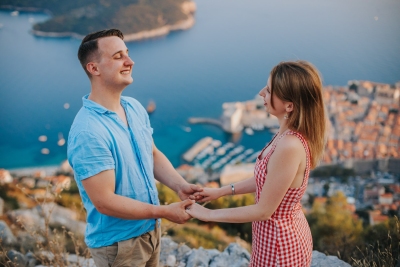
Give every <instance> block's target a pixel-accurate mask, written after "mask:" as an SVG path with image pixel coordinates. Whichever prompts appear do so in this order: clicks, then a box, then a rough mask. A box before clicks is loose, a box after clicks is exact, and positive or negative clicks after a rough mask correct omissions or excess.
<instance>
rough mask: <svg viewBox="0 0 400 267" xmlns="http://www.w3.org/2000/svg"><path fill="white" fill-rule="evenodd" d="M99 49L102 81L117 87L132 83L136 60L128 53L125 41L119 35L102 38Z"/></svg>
mask: <svg viewBox="0 0 400 267" xmlns="http://www.w3.org/2000/svg"><path fill="white" fill-rule="evenodd" d="M98 49H99V51H98V52H99V57H98V60H96V61H97V67H98V71H99V73H100V75H99V77H100V78H101V80H102V82H103V83H104V84H105V85H107V86H111V87H114V88H116V89H120V88H121V87H122V89H123V88H125V87H126V86H128V85H129V84H131V83H132V82H133V79H132V67H133V64H134V62H133V61H132V60H131V58H130V57H129V55H128V48H126V45H125V43H124V41H123V40H122V39H121V38H119V37H117V36H110V37H104V38H100V39H99V40H98Z"/></svg>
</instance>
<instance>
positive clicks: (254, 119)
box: [189, 95, 279, 135]
mask: <svg viewBox="0 0 400 267" xmlns="http://www.w3.org/2000/svg"><path fill="white" fill-rule="evenodd" d="M189 123H191V124H198V123H205V124H211V125H216V126H218V127H220V128H221V129H222V130H224V131H225V132H227V133H232V134H236V133H240V132H242V131H244V132H245V133H246V134H248V135H252V134H253V133H254V131H262V130H264V129H269V130H270V131H271V132H276V130H277V129H278V128H279V123H278V119H277V118H276V117H274V116H271V115H270V114H268V113H266V112H265V107H264V102H263V99H262V98H261V97H260V96H258V95H257V96H256V97H255V98H254V99H253V100H248V101H245V102H226V103H223V104H222V115H221V117H220V118H218V119H214V118H194V117H192V118H189Z"/></svg>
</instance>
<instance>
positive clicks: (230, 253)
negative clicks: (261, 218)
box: [210, 243, 250, 267]
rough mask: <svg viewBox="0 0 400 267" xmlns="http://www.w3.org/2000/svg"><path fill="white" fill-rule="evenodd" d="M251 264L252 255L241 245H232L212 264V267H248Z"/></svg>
mask: <svg viewBox="0 0 400 267" xmlns="http://www.w3.org/2000/svg"><path fill="white" fill-rule="evenodd" d="M249 263H250V253H249V252H248V251H247V250H246V249H244V248H243V247H241V246H240V245H239V244H236V243H231V244H229V246H228V247H227V248H226V249H225V250H224V252H222V253H221V254H219V255H217V256H216V257H215V258H214V259H213V260H212V261H211V263H210V267H223V266H230V267H247V266H248V265H249Z"/></svg>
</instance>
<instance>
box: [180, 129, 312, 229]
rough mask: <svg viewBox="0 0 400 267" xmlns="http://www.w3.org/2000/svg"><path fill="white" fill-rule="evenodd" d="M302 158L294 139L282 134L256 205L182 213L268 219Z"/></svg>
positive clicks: (238, 219) (218, 218) (211, 218)
mask: <svg viewBox="0 0 400 267" xmlns="http://www.w3.org/2000/svg"><path fill="white" fill-rule="evenodd" d="M304 156H305V152H304V148H303V145H302V143H301V141H300V140H299V139H298V138H297V137H295V136H292V135H286V136H285V137H283V138H282V139H281V142H279V144H278V145H277V147H276V149H275V151H274V153H273V154H272V156H271V158H270V159H269V162H268V166H267V168H268V170H267V177H266V179H265V183H264V186H263V189H262V192H261V196H260V200H259V202H258V203H257V204H255V205H250V206H246V207H238V208H231V209H218V210H209V209H206V208H204V207H202V206H200V205H198V204H194V205H192V206H191V207H190V208H189V209H188V210H187V211H186V212H187V213H188V214H189V215H190V216H192V217H195V218H198V219H200V220H202V221H213V222H229V223H244V222H252V221H263V220H268V219H269V218H270V217H271V216H272V214H273V213H274V212H275V210H276V209H277V208H278V206H279V204H280V203H281V201H282V199H283V197H284V196H285V194H286V192H287V190H288V188H289V187H290V185H291V184H292V182H293V180H294V178H295V176H296V173H297V171H298V168H299V166H300V163H301V162H302V160H305V157H304ZM253 179H254V178H253ZM240 187H241V186H239V188H240ZM244 188H246V187H245V186H243V188H240V189H239V191H240V190H243V191H245V190H244Z"/></svg>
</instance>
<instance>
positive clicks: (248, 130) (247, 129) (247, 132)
mask: <svg viewBox="0 0 400 267" xmlns="http://www.w3.org/2000/svg"><path fill="white" fill-rule="evenodd" d="M244 132H245V133H246V134H248V135H253V134H254V131H253V129H251V128H248V127H247V128H245V129H244Z"/></svg>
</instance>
